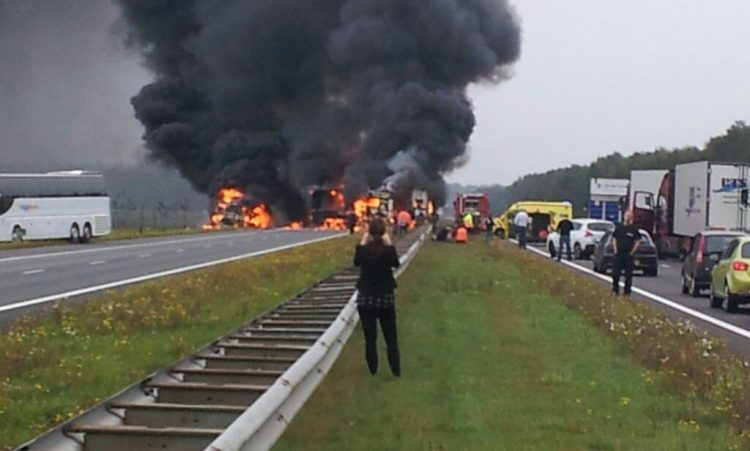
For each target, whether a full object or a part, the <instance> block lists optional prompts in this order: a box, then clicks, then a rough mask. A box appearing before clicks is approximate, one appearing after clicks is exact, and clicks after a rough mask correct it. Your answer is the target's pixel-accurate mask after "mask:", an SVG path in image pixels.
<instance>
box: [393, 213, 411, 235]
mask: <svg viewBox="0 0 750 451" xmlns="http://www.w3.org/2000/svg"><path fill="white" fill-rule="evenodd" d="M396 221H397V222H398V234H399V235H406V233H407V232H408V231H409V225H410V224H411V214H409V212H408V211H406V210H401V211H400V212H399V213H398V216H397V217H396Z"/></svg>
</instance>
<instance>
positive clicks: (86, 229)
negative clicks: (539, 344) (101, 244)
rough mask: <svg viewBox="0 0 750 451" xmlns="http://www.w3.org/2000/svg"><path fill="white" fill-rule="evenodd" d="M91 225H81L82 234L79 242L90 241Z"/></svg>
mask: <svg viewBox="0 0 750 451" xmlns="http://www.w3.org/2000/svg"><path fill="white" fill-rule="evenodd" d="M91 237H92V234H91V225H90V224H86V225H85V226H83V235H81V243H89V242H91Z"/></svg>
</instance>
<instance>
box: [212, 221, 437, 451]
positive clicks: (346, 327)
mask: <svg viewBox="0 0 750 451" xmlns="http://www.w3.org/2000/svg"><path fill="white" fill-rule="evenodd" d="M428 233H429V232H428V230H424V231H423V232H422V234H421V235H420V236H419V239H418V240H417V241H415V242H414V243H413V244H412V245H411V246H410V247H409V249H408V251H407V252H406V253H405V254H404V255H403V256H401V258H400V261H401V266H400V267H399V268H398V270H397V271H396V273H395V276H396V277H398V276H399V275H401V273H402V272H403V271H404V270H405V269H406V268H407V267H408V265H409V263H410V262H411V260H412V258H413V257H414V255H416V253H417V251H418V250H419V247H420V246H421V245H422V243H423V242H424V239H425V237H426V236H427V234H428ZM356 299H357V293H356V292H355V293H354V294H352V296H351V298H350V299H349V302H348V303H347V304H346V307H344V309H343V310H342V311H341V314H340V315H339V317H338V318H337V320H336V321H335V322H334V323H333V324H332V325H331V327H329V328H328V330H326V332H325V333H324V334H323V335H322V336H321V338H320V339H319V340H318V342H317V343H316V345H315V346H314V347H312V348H310V350H309V351H307V352H306V353H305V354H304V355H303V356H302V357H301V358H300V359H299V360H298V361H297V362H295V364H294V365H292V366H291V367H290V368H289V370H287V372H286V373H284V375H282V376H281V377H280V378H279V379H278V380H277V381H276V383H275V384H274V385H273V386H272V387H271V388H270V389H269V390H268V391H267V392H266V393H264V394H263V396H261V397H260V399H258V401H256V402H255V403H253V405H252V406H250V408H249V409H248V410H246V411H245V412H244V413H243V414H242V415H240V417H239V418H238V419H237V420H236V421H235V422H234V423H232V425H231V426H229V428H227V430H226V431H224V433H223V434H222V435H221V436H219V438H217V439H216V440H215V441H214V442H213V443H211V446H209V449H210V450H211V451H229V450H267V449H269V448H271V446H273V444H274V443H276V441H277V440H278V439H279V437H280V436H281V434H282V433H283V432H284V430H285V429H286V428H287V426H288V425H289V423H290V422H291V421H292V419H293V418H294V416H295V415H296V414H297V412H299V410H300V409H301V408H302V406H303V405H304V403H305V401H307V399H308V398H309V397H310V395H312V394H313V392H314V391H315V388H317V386H318V385H319V384H320V383H321V382H322V381H323V379H324V378H325V376H326V374H328V371H329V370H330V368H331V366H333V364H334V362H335V361H336V359H337V357H338V355H339V354H340V353H341V350H342V349H343V347H344V345H345V344H346V342H347V341H348V340H349V337H350V336H351V334H352V331H353V330H354V327H355V326H356V324H357V322H358V320H359V315H358V313H357V303H356Z"/></svg>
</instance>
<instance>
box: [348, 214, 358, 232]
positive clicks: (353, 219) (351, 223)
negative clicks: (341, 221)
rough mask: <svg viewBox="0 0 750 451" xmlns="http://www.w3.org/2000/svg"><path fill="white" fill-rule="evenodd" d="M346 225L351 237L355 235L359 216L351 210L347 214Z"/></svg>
mask: <svg viewBox="0 0 750 451" xmlns="http://www.w3.org/2000/svg"><path fill="white" fill-rule="evenodd" d="M346 225H347V227H348V228H349V235H354V232H355V230H356V228H357V215H356V214H354V212H353V211H351V210H350V211H349V212H348V213H347V214H346Z"/></svg>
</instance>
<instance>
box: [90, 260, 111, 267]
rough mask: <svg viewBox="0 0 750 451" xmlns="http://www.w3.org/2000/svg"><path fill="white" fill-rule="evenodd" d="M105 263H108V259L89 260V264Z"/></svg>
mask: <svg viewBox="0 0 750 451" xmlns="http://www.w3.org/2000/svg"><path fill="white" fill-rule="evenodd" d="M105 263H107V260H96V261H93V262H89V265H91V266H96V265H103V264H105Z"/></svg>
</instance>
